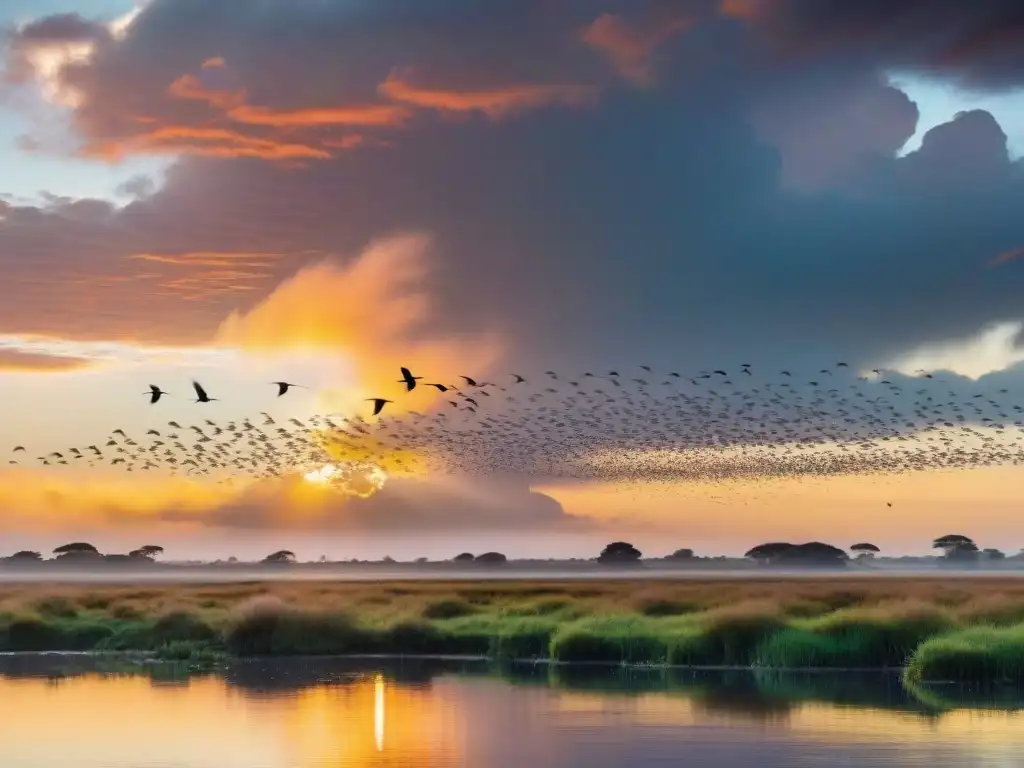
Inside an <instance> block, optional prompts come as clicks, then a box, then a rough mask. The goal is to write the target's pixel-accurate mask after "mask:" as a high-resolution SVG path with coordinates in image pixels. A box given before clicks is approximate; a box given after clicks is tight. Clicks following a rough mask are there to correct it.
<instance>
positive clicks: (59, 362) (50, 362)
mask: <svg viewBox="0 0 1024 768" xmlns="http://www.w3.org/2000/svg"><path fill="white" fill-rule="evenodd" d="M91 365H93V361H91V360H84V359H79V358H74V357H55V356H50V355H37V354H31V353H26V352H17V351H14V350H7V349H4V350H0V371H15V372H25V373H47V372H51V371H57V372H64V371H74V370H80V369H82V368H88V367H89V366H91Z"/></svg>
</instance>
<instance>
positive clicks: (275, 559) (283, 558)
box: [263, 549, 295, 565]
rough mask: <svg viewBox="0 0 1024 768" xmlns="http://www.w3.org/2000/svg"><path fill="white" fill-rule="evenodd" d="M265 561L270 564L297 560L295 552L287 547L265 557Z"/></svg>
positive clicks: (289, 562) (284, 563) (282, 563)
mask: <svg viewBox="0 0 1024 768" xmlns="http://www.w3.org/2000/svg"><path fill="white" fill-rule="evenodd" d="M263 562H264V563H267V564H270V565H287V564H291V563H294V562H295V553H294V552H291V551H289V550H287V549H279V550H278V551H277V552H273V553H271V554H269V555H267V556H266V557H265V558H263Z"/></svg>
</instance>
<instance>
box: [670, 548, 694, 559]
mask: <svg viewBox="0 0 1024 768" xmlns="http://www.w3.org/2000/svg"><path fill="white" fill-rule="evenodd" d="M692 558H693V550H692V549H677V550H676V551H675V552H673V553H672V554H671V555H669V556H668V559H669V560H691V559H692Z"/></svg>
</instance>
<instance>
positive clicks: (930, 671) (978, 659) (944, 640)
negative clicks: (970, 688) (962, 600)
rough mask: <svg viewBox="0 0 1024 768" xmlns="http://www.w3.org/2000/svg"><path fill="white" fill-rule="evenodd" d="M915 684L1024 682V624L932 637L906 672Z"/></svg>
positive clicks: (972, 629)
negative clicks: (940, 682)
mask: <svg viewBox="0 0 1024 768" xmlns="http://www.w3.org/2000/svg"><path fill="white" fill-rule="evenodd" d="M904 677H905V678H906V680H907V681H909V682H911V683H921V682H939V681H955V682H973V681H984V682H997V683H1002V682H1005V683H1015V684H1019V683H1022V682H1024V624H1018V625H1016V626H1012V627H991V626H977V627H970V628H967V629H963V630H960V631H958V632H950V633H946V634H943V635H939V636H937V637H932V638H929V639H927V640H925V641H924V642H922V643H921V644H920V645H919V646H918V647H917V648H916V649H915V651H914V653H913V655H912V656H911V658H910V661H909V663H908V665H907V668H906V670H905V672H904Z"/></svg>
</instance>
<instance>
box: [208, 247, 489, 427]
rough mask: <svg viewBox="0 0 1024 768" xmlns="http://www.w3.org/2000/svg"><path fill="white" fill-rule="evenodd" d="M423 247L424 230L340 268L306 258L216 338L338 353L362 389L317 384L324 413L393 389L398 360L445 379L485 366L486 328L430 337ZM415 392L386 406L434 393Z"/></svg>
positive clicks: (263, 347) (416, 404) (249, 346)
mask: <svg viewBox="0 0 1024 768" xmlns="http://www.w3.org/2000/svg"><path fill="white" fill-rule="evenodd" d="M430 246H431V243H430V239H429V238H428V237H427V236H424V235H407V236H404V237H396V238H392V239H389V240H383V241H380V242H378V243H376V244H374V245H372V246H370V247H369V248H368V249H367V250H365V251H364V252H363V253H362V254H361V255H360V256H359V258H358V259H356V260H355V261H353V262H351V263H350V264H348V265H347V266H344V267H342V266H340V265H339V264H337V263H333V262H321V263H318V264H314V265H311V266H308V267H306V268H305V269H303V270H302V271H300V272H299V273H298V274H296V275H295V276H294V277H292V278H290V279H288V280H287V281H285V282H284V283H282V284H281V285H279V286H278V287H277V288H276V289H275V290H274V292H273V293H271V295H270V296H268V297H267V298H266V299H265V300H264V301H262V302H261V303H260V304H259V305H257V306H256V307H254V308H252V309H251V310H250V311H248V312H246V313H235V314H232V315H231V316H230V317H228V318H227V319H226V320H225V321H224V323H223V324H222V325H221V326H220V329H219V330H218V331H217V334H216V339H215V341H216V343H217V344H218V345H219V346H228V347H237V348H240V349H245V350H249V351H254V352H272V351H280V350H296V349H298V350H315V351H320V352H326V353H331V354H337V355H340V356H342V357H344V358H345V359H346V360H348V361H350V363H351V365H352V366H353V367H354V370H355V376H356V380H357V381H358V382H359V389H358V390H354V389H353V388H352V387H351V386H349V385H346V386H345V387H344V388H343V389H330V390H327V391H325V392H323V393H322V397H323V399H324V402H325V406H326V408H327V410H329V411H330V410H341V409H356V410H358V409H360V406H361V404H362V401H363V400H364V399H365V398H367V397H378V396H380V395H381V393H388V392H392V391H393V390H394V385H395V384H396V383H397V380H396V377H397V372H398V367H399V366H406V367H408V368H410V369H411V370H413V371H417V372H430V373H431V374H433V375H436V376H439V377H440V376H444V375H447V376H448V380H450V379H451V378H453V377H454V376H455V374H454V373H452V372H453V371H455V370H456V369H458V370H467V371H474V372H475V371H484V370H486V369H487V367H488V366H490V365H491V364H492V363H493V362H494V361H495V360H496V359H497V356H498V354H499V350H500V347H499V342H498V340H497V338H496V337H495V336H494V335H493V334H487V333H481V332H474V333H467V334H462V335H460V336H459V337H448V338H431V336H430V335H429V334H428V333H427V325H426V324H427V322H428V321H429V320H430V319H431V317H432V315H433V314H434V313H435V312H438V311H440V310H439V309H438V308H437V307H433V306H431V303H430V297H429V296H428V295H427V294H426V293H425V292H424V290H423V284H424V280H425V278H426V277H427V275H428V274H429V269H430V258H431V256H432V252H431V250H430ZM434 253H436V251H435V252H434ZM442 383H444V382H442ZM415 394H416V396H414V397H411V398H410V397H407V398H403V399H402V401H401V402H399V403H396V404H395V405H394V407H393V408H389V409H388V411H389V413H394V412H401V411H402V410H404V409H410V408H412V409H415V408H420V407H423V406H424V405H425V404H429V403H430V401H431V397H432V396H437V394H438V392H437V390H436V389H434V388H432V387H426V386H424V387H421V388H419V391H417V392H416V393H415Z"/></svg>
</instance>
